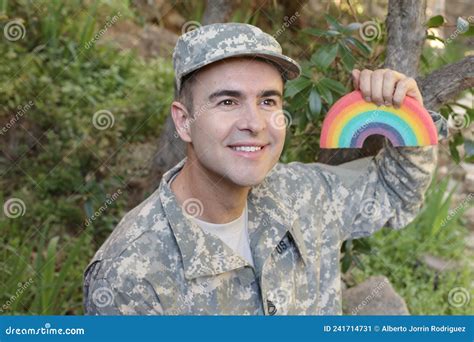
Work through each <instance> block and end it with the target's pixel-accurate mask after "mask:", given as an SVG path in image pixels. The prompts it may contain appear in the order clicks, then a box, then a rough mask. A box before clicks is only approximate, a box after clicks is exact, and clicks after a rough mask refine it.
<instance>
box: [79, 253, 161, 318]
mask: <svg viewBox="0 0 474 342" xmlns="http://www.w3.org/2000/svg"><path fill="white" fill-rule="evenodd" d="M104 264H111V263H109V262H103V261H95V262H93V263H92V264H91V265H90V266H89V267H88V268H87V269H86V272H85V274H84V288H83V290H84V311H85V314H86V315H162V314H163V309H162V307H161V304H160V302H159V298H158V296H157V294H156V292H155V291H154V289H153V286H152V285H151V284H149V283H148V282H147V281H146V280H145V279H136V278H135V279H134V278H131V277H127V276H126V275H125V276H121V279H118V277H115V276H113V275H114V274H116V273H115V272H113V271H112V272H107V274H108V275H107V276H105V275H104V273H105V272H104V267H105V266H106V265H104Z"/></svg>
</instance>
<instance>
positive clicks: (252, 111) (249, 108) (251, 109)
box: [237, 103, 268, 133]
mask: <svg viewBox="0 0 474 342" xmlns="http://www.w3.org/2000/svg"><path fill="white" fill-rule="evenodd" d="M265 115H266V113H264V111H263V110H262V109H260V108H259V107H258V105H257V104H250V103H249V104H247V105H246V106H245V107H244V108H243V111H242V113H241V115H240V119H239V120H238V122H237V127H238V129H239V130H248V131H251V132H252V133H259V132H261V131H263V130H264V129H265V128H266V126H267V123H266V119H265ZM267 115H268V114H267Z"/></svg>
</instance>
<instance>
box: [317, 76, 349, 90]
mask: <svg viewBox="0 0 474 342" xmlns="http://www.w3.org/2000/svg"><path fill="white" fill-rule="evenodd" d="M319 83H320V84H322V85H323V86H326V87H327V88H329V89H331V90H332V91H334V92H335V93H338V94H345V93H347V89H346V87H345V86H344V85H343V84H342V83H341V82H339V81H336V80H333V79H330V78H327V77H324V78H322V79H321V80H320V81H319Z"/></svg>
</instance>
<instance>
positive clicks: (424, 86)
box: [416, 56, 474, 110]
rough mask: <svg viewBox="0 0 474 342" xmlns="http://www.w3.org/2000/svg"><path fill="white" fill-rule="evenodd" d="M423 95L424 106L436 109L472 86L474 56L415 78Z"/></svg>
mask: <svg viewBox="0 0 474 342" xmlns="http://www.w3.org/2000/svg"><path fill="white" fill-rule="evenodd" d="M416 81H417V82H418V86H419V87H420V91H421V93H422V95H423V102H424V104H425V107H426V108H428V109H431V110H438V109H439V107H441V106H442V105H443V104H444V103H446V102H447V101H449V100H451V99H453V98H455V97H456V96H457V95H458V94H459V93H460V92H461V91H463V90H465V89H469V88H472V87H474V56H468V57H466V58H464V59H462V60H460V61H459V62H456V63H453V64H449V65H446V66H444V67H443V68H441V69H438V70H436V71H434V72H432V73H431V74H429V75H427V76H426V77H423V78H421V77H419V78H417V80H416Z"/></svg>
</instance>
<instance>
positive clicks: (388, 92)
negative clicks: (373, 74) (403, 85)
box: [382, 70, 397, 106]
mask: <svg viewBox="0 0 474 342" xmlns="http://www.w3.org/2000/svg"><path fill="white" fill-rule="evenodd" d="M396 81H397V78H396V73H395V72H394V71H392V70H388V71H387V72H386V73H385V74H384V75H383V90H382V96H383V100H384V104H385V105H386V106H392V105H393V101H392V100H393V93H394V92H395V83H396Z"/></svg>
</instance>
